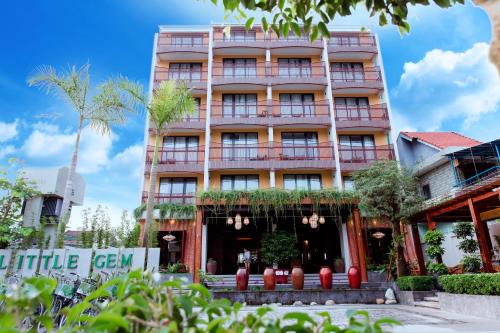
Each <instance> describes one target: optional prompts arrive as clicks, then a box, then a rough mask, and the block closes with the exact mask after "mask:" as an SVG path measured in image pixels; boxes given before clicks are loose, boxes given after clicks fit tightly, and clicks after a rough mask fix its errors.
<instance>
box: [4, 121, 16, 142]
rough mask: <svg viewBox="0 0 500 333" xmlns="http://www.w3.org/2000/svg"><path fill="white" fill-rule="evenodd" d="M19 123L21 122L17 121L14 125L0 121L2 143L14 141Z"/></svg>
mask: <svg viewBox="0 0 500 333" xmlns="http://www.w3.org/2000/svg"><path fill="white" fill-rule="evenodd" d="M18 123H19V121H18V120H17V119H16V120H15V121H14V122H12V123H5V122H2V121H0V142H6V141H9V140H12V139H14V138H15V137H16V136H17V134H18V131H17V125H18Z"/></svg>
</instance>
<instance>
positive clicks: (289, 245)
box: [260, 231, 299, 267]
mask: <svg viewBox="0 0 500 333" xmlns="http://www.w3.org/2000/svg"><path fill="white" fill-rule="evenodd" d="M260 252H261V257H262V261H263V262H264V263H265V264H268V265H274V264H278V265H279V266H281V267H288V266H289V265H290V262H291V260H292V259H294V258H296V257H297V256H298V255H299V250H298V249H297V238H296V237H295V235H294V234H293V233H290V232H286V231H277V232H274V233H267V234H264V236H263V237H262V240H261V242H260Z"/></svg>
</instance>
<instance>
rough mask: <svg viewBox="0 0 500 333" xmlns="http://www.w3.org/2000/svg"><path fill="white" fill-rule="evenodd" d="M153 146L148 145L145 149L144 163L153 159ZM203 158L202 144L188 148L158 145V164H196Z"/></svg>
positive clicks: (201, 161)
mask: <svg viewBox="0 0 500 333" xmlns="http://www.w3.org/2000/svg"><path fill="white" fill-rule="evenodd" d="M153 155H154V147H153V146H148V149H147V151H146V163H148V164H150V163H151V162H152V161H153ZM204 159H205V149H204V147H203V146H197V147H189V148H182V149H179V148H175V149H173V148H166V147H160V149H159V150H158V163H159V164H198V163H203V161H204Z"/></svg>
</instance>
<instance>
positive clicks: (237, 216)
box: [234, 214, 241, 225]
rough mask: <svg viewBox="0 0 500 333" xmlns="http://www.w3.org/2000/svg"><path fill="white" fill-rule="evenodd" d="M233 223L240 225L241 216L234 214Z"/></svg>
mask: <svg viewBox="0 0 500 333" xmlns="http://www.w3.org/2000/svg"><path fill="white" fill-rule="evenodd" d="M234 222H236V223H239V224H240V225H241V215H240V214H236V216H235V217H234Z"/></svg>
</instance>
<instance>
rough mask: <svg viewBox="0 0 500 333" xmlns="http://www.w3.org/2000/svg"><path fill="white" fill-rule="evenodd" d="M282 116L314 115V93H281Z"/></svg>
mask: <svg viewBox="0 0 500 333" xmlns="http://www.w3.org/2000/svg"><path fill="white" fill-rule="evenodd" d="M280 112H281V115H282V116H294V117H301V116H302V117H303V116H311V115H314V113H315V112H314V95H313V94H280Z"/></svg>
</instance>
